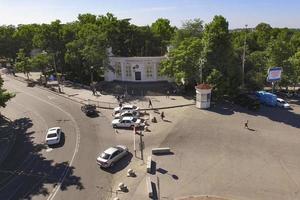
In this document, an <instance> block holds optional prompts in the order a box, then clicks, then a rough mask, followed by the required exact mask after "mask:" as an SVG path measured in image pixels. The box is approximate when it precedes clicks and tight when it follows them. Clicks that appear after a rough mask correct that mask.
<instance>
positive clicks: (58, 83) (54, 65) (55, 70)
mask: <svg viewBox="0 0 300 200" xmlns="http://www.w3.org/2000/svg"><path fill="white" fill-rule="evenodd" d="M42 54H45V55H47V54H48V52H47V51H45V50H44V51H42ZM56 54H57V52H55V53H53V68H54V72H55V75H56V79H57V85H58V92H59V93H61V88H60V81H59V78H58V73H57V68H56V62H55V56H56ZM46 81H47V80H46Z"/></svg>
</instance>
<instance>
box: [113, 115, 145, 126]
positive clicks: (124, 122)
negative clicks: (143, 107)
mask: <svg viewBox="0 0 300 200" xmlns="http://www.w3.org/2000/svg"><path fill="white" fill-rule="evenodd" d="M111 123H112V126H113V127H114V128H133V127H135V126H136V127H139V126H142V121H141V119H137V118H134V117H123V118H121V119H114V120H112V122H111Z"/></svg>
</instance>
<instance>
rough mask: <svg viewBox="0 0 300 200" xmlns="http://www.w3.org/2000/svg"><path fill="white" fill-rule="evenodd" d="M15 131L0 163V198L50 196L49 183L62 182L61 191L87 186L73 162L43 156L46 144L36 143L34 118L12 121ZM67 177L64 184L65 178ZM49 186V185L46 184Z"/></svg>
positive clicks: (56, 183)
mask: <svg viewBox="0 0 300 200" xmlns="http://www.w3.org/2000/svg"><path fill="white" fill-rule="evenodd" d="M12 124H13V125H12V126H11V130H10V131H12V132H15V133H16V140H15V144H14V146H13V148H12V149H11V151H10V153H9V154H8V156H7V158H6V159H5V160H4V162H3V163H2V165H1V166H0V199H31V198H32V197H33V196H35V195H43V196H47V195H49V194H50V192H51V191H52V189H51V190H50V191H49V185H52V186H53V187H54V186H56V185H58V184H61V185H60V189H61V190H67V189H68V188H69V187H70V186H76V188H77V189H78V190H82V189H84V187H83V185H82V183H81V178H80V177H78V176H76V175H74V167H73V166H69V162H68V161H65V162H60V163H57V162H55V161H54V160H49V159H47V158H46V157H44V156H43V155H42V151H43V150H44V149H46V146H45V145H44V144H35V143H34V142H33V140H32V137H33V134H34V132H29V129H30V128H31V127H32V126H33V124H32V121H31V119H29V118H26V117H24V118H20V119H17V120H15V121H13V122H12ZM63 176H65V180H64V181H63V183H62V177H63ZM46 185H48V187H46Z"/></svg>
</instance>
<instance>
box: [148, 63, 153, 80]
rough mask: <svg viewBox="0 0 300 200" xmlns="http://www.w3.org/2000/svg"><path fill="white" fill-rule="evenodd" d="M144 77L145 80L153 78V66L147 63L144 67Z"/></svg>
mask: <svg viewBox="0 0 300 200" xmlns="http://www.w3.org/2000/svg"><path fill="white" fill-rule="evenodd" d="M146 77H147V78H152V77H153V66H152V65H151V64H150V63H148V64H147V66H146Z"/></svg>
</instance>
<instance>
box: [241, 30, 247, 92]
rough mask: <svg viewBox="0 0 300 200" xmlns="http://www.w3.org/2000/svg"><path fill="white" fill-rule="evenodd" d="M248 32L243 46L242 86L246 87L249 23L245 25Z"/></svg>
mask: <svg viewBox="0 0 300 200" xmlns="http://www.w3.org/2000/svg"><path fill="white" fill-rule="evenodd" d="M245 27H246V32H245V40H244V47H243V56H242V88H244V87H245V56H246V43H247V27H248V25H247V24H246V25H245Z"/></svg>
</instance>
